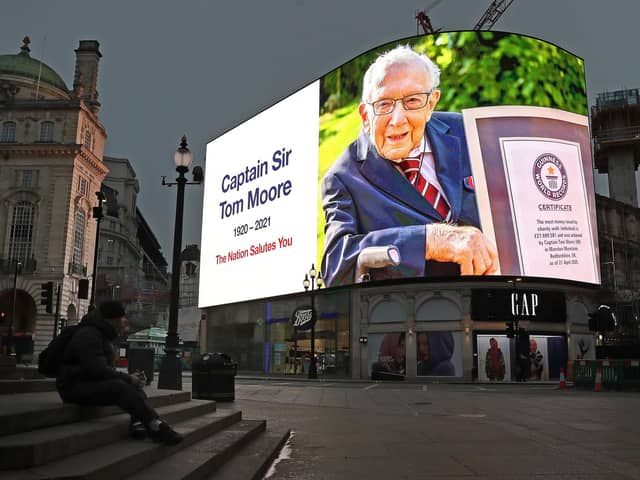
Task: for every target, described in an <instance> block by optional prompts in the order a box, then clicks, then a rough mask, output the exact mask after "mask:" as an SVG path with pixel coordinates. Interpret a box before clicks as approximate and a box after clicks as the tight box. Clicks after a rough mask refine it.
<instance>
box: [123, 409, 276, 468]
mask: <svg viewBox="0 0 640 480" xmlns="http://www.w3.org/2000/svg"><path fill="white" fill-rule="evenodd" d="M266 423H267V422H266V421H264V420H242V421H240V422H238V423H236V424H234V425H231V426H230V427H227V428H225V429H224V430H222V431H220V432H218V433H216V434H214V435H212V436H210V437H208V438H205V439H204V440H202V441H200V442H198V443H195V444H194V445H192V446H190V447H189V448H188V449H187V450H184V451H181V452H179V453H177V454H175V455H172V456H170V457H168V458H165V459H164V460H162V461H160V462H158V463H155V464H154V465H151V466H150V467H148V468H145V469H144V470H142V471H140V472H138V473H136V474H135V475H133V476H131V477H127V480H157V479H159V478H161V479H163V480H197V479H198V480H199V479H204V478H207V476H208V475H209V474H210V473H211V472H212V471H214V470H215V469H217V468H219V467H220V466H222V465H223V464H224V463H225V462H227V461H228V460H229V459H230V458H232V457H233V456H234V455H236V454H237V453H238V452H240V451H241V450H242V449H243V446H244V445H246V444H248V443H249V442H251V440H253V439H254V438H255V437H257V436H260V435H261V434H262V435H264V431H265V428H266ZM227 478H237V479H243V480H244V478H247V477H227Z"/></svg>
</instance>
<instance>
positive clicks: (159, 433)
mask: <svg viewBox="0 0 640 480" xmlns="http://www.w3.org/2000/svg"><path fill="white" fill-rule="evenodd" d="M128 331H129V322H128V320H127V317H126V314H125V310H124V307H123V306H122V304H120V303H119V302H115V301H109V302H105V303H103V304H102V305H100V307H99V308H97V309H93V310H91V311H90V312H89V313H88V314H87V315H85V316H84V317H83V319H82V321H81V322H80V328H79V329H78V330H77V331H76V332H75V333H74V334H73V337H71V339H70V340H69V343H68V344H67V345H66V348H65V350H64V357H63V364H62V366H61V367H60V370H59V372H58V375H57V377H56V389H57V390H58V393H59V394H60V397H61V398H62V400H63V401H64V402H67V403H75V404H78V405H89V406H107V405H117V406H118V407H120V408H122V409H123V410H124V411H125V412H127V413H129V415H131V423H130V434H131V436H132V437H134V438H144V436H146V433H148V434H149V436H150V437H151V439H152V440H153V441H155V442H161V443H164V444H166V445H175V444H177V443H179V442H181V441H182V436H181V435H180V434H178V433H177V432H175V431H174V430H173V429H172V428H171V427H170V426H169V425H167V424H166V423H165V422H163V421H162V420H160V418H159V417H158V414H157V413H156V412H155V410H154V409H153V408H152V407H151V406H150V405H149V403H148V402H147V397H146V395H145V393H144V391H143V390H142V388H141V386H142V385H141V381H142V380H141V378H140V377H138V376H137V375H129V374H127V373H124V372H118V371H116V370H115V368H114V366H113V361H114V349H113V345H112V342H113V341H115V340H116V339H117V338H118V337H119V336H126V334H127V333H128Z"/></svg>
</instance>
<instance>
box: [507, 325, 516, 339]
mask: <svg viewBox="0 0 640 480" xmlns="http://www.w3.org/2000/svg"><path fill="white" fill-rule="evenodd" d="M506 325H507V338H513V337H515V336H516V329H515V328H513V322H507V323H506Z"/></svg>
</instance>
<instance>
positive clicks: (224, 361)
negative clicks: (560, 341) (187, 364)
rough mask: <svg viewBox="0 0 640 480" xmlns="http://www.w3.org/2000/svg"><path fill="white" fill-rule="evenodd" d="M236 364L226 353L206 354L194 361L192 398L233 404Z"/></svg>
mask: <svg viewBox="0 0 640 480" xmlns="http://www.w3.org/2000/svg"><path fill="white" fill-rule="evenodd" d="M236 368H237V365H236V363H235V362H234V361H233V360H231V358H230V357H229V355H227V354H226V353H217V352H216V353H205V354H203V355H201V356H199V357H197V358H194V359H193V364H192V367H191V374H192V378H191V382H192V383H191V397H192V398H198V399H200V400H217V401H220V402H233V401H234V400H235V398H236V386H235V382H236Z"/></svg>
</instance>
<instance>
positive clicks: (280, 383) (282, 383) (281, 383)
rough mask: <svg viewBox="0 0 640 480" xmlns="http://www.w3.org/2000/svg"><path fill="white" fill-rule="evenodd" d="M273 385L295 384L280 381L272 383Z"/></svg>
mask: <svg viewBox="0 0 640 480" xmlns="http://www.w3.org/2000/svg"><path fill="white" fill-rule="evenodd" d="M271 385H277V386H279V387H280V386H285V385H293V384H292V383H291V382H279V383H272V384H271Z"/></svg>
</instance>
